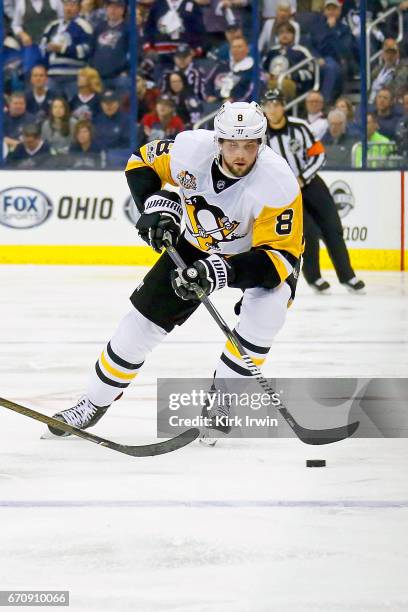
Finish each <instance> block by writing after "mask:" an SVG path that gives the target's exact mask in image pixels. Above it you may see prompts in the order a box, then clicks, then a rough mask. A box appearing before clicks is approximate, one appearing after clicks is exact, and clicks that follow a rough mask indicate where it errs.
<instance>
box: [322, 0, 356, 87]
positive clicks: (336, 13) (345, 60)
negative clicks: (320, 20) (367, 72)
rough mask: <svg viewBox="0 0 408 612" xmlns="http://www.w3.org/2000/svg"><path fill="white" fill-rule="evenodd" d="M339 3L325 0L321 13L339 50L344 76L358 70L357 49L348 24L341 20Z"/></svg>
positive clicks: (333, 0)
mask: <svg viewBox="0 0 408 612" xmlns="http://www.w3.org/2000/svg"><path fill="white" fill-rule="evenodd" d="M341 7H342V5H341V3H340V2H339V0H325V3H324V10H323V14H324V16H325V18H326V23H327V26H328V28H329V29H330V30H331V32H332V34H334V36H335V39H336V47H337V51H338V52H339V56H340V62H341V64H342V65H343V71H344V76H345V78H346V79H347V78H348V77H351V76H353V74H357V72H358V70H359V66H358V63H357V62H356V58H357V57H358V49H357V48H356V41H355V39H354V38H353V35H352V33H351V30H350V28H349V26H348V25H347V24H345V23H343V22H342V20H341Z"/></svg>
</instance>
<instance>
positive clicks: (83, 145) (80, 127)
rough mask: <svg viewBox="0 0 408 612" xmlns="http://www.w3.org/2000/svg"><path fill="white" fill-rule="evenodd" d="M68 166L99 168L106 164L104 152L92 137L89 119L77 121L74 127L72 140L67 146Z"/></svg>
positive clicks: (83, 168) (78, 168)
mask: <svg viewBox="0 0 408 612" xmlns="http://www.w3.org/2000/svg"><path fill="white" fill-rule="evenodd" d="M69 156H70V167H71V168H72V169H73V170H100V169H101V168H104V167H105V165H106V161H105V158H106V156H105V154H104V152H103V151H102V149H101V147H100V146H99V145H98V144H96V142H95V141H94V138H93V129H92V124H91V122H90V121H87V120H86V119H84V120H81V121H78V123H77V124H76V125H75V129H74V142H73V143H72V144H71V146H70V147H69Z"/></svg>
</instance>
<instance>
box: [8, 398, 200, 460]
mask: <svg viewBox="0 0 408 612" xmlns="http://www.w3.org/2000/svg"><path fill="white" fill-rule="evenodd" d="M0 406H2V407H3V408H7V409H8V410H12V411H13V412H18V413H19V414H23V415H24V416H27V417H30V418H31V419H35V420H36V421H40V422H41V423H45V424H46V425H51V426H52V427H54V428H55V429H60V430H62V431H65V432H66V433H69V434H73V435H74V436H78V438H82V439H84V440H87V441H88V442H94V443H95V444H98V445H99V446H105V447H106V448H110V449H111V450H115V451H117V452H119V453H123V454H125V455H131V456H132V457H153V456H155V455H163V454H165V453H170V452H172V451H175V450H178V449H179V448H182V447H183V446H186V445H187V444H190V442H193V440H195V439H196V438H197V437H198V436H199V434H200V431H199V430H198V429H188V430H187V431H184V432H183V433H182V434H180V435H179V436H176V437H175V438H172V439H170V440H165V441H163V442H157V443H155V444H144V445H140V446H128V445H126V444H118V443H117V442H113V441H112V440H106V439H105V438H101V437H99V436H96V435H95V434H91V433H90V432H88V431H83V430H82V429H78V428H77V427H73V426H72V425H69V424H68V423H64V422H62V421H59V420H58V419H54V418H53V417H50V416H48V415H46V414H43V413H42V412H37V411H36V410H33V409H32V408H27V406H22V405H21V404H17V403H16V402H12V401H10V400H7V399H5V398H3V397H0Z"/></svg>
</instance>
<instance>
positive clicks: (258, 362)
mask: <svg viewBox="0 0 408 612" xmlns="http://www.w3.org/2000/svg"><path fill="white" fill-rule="evenodd" d="M225 348H226V350H227V351H228V352H229V353H231V355H234V357H237V358H238V359H242V357H241V355H240V354H239V352H238V351H237V349H236V348H235V347H234V345H233V344H232V342H231V341H230V340H228V341H227V344H226V347H225ZM247 354H248V355H249V353H247ZM249 356H250V358H251V359H252V361H253V362H254V364H255V365H258V366H260V365H262V364H263V362H264V361H265V359H266V358H265V357H264V358H259V357H253V356H252V355H249Z"/></svg>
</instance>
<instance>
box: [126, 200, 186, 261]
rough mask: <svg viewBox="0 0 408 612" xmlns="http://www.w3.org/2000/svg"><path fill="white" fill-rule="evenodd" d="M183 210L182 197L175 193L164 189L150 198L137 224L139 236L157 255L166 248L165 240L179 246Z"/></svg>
mask: <svg viewBox="0 0 408 612" xmlns="http://www.w3.org/2000/svg"><path fill="white" fill-rule="evenodd" d="M182 216H183V208H182V206H181V202H180V196H179V195H178V194H177V193H175V192H174V191H167V190H165V189H162V190H161V191H157V193H154V194H153V195H151V196H149V197H148V198H147V200H146V201H145V203H144V211H143V213H142V215H141V217H140V219H139V221H138V222H137V224H136V229H137V230H138V232H139V236H140V237H141V238H142V240H144V241H145V242H147V244H148V245H150V246H151V247H152V248H153V249H154V250H155V251H156V252H157V253H160V252H161V250H162V248H163V247H164V246H165V244H164V240H169V241H170V242H171V244H172V245H176V244H177V240H178V239H179V236H180V231H181V230H180V224H181V218H182Z"/></svg>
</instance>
